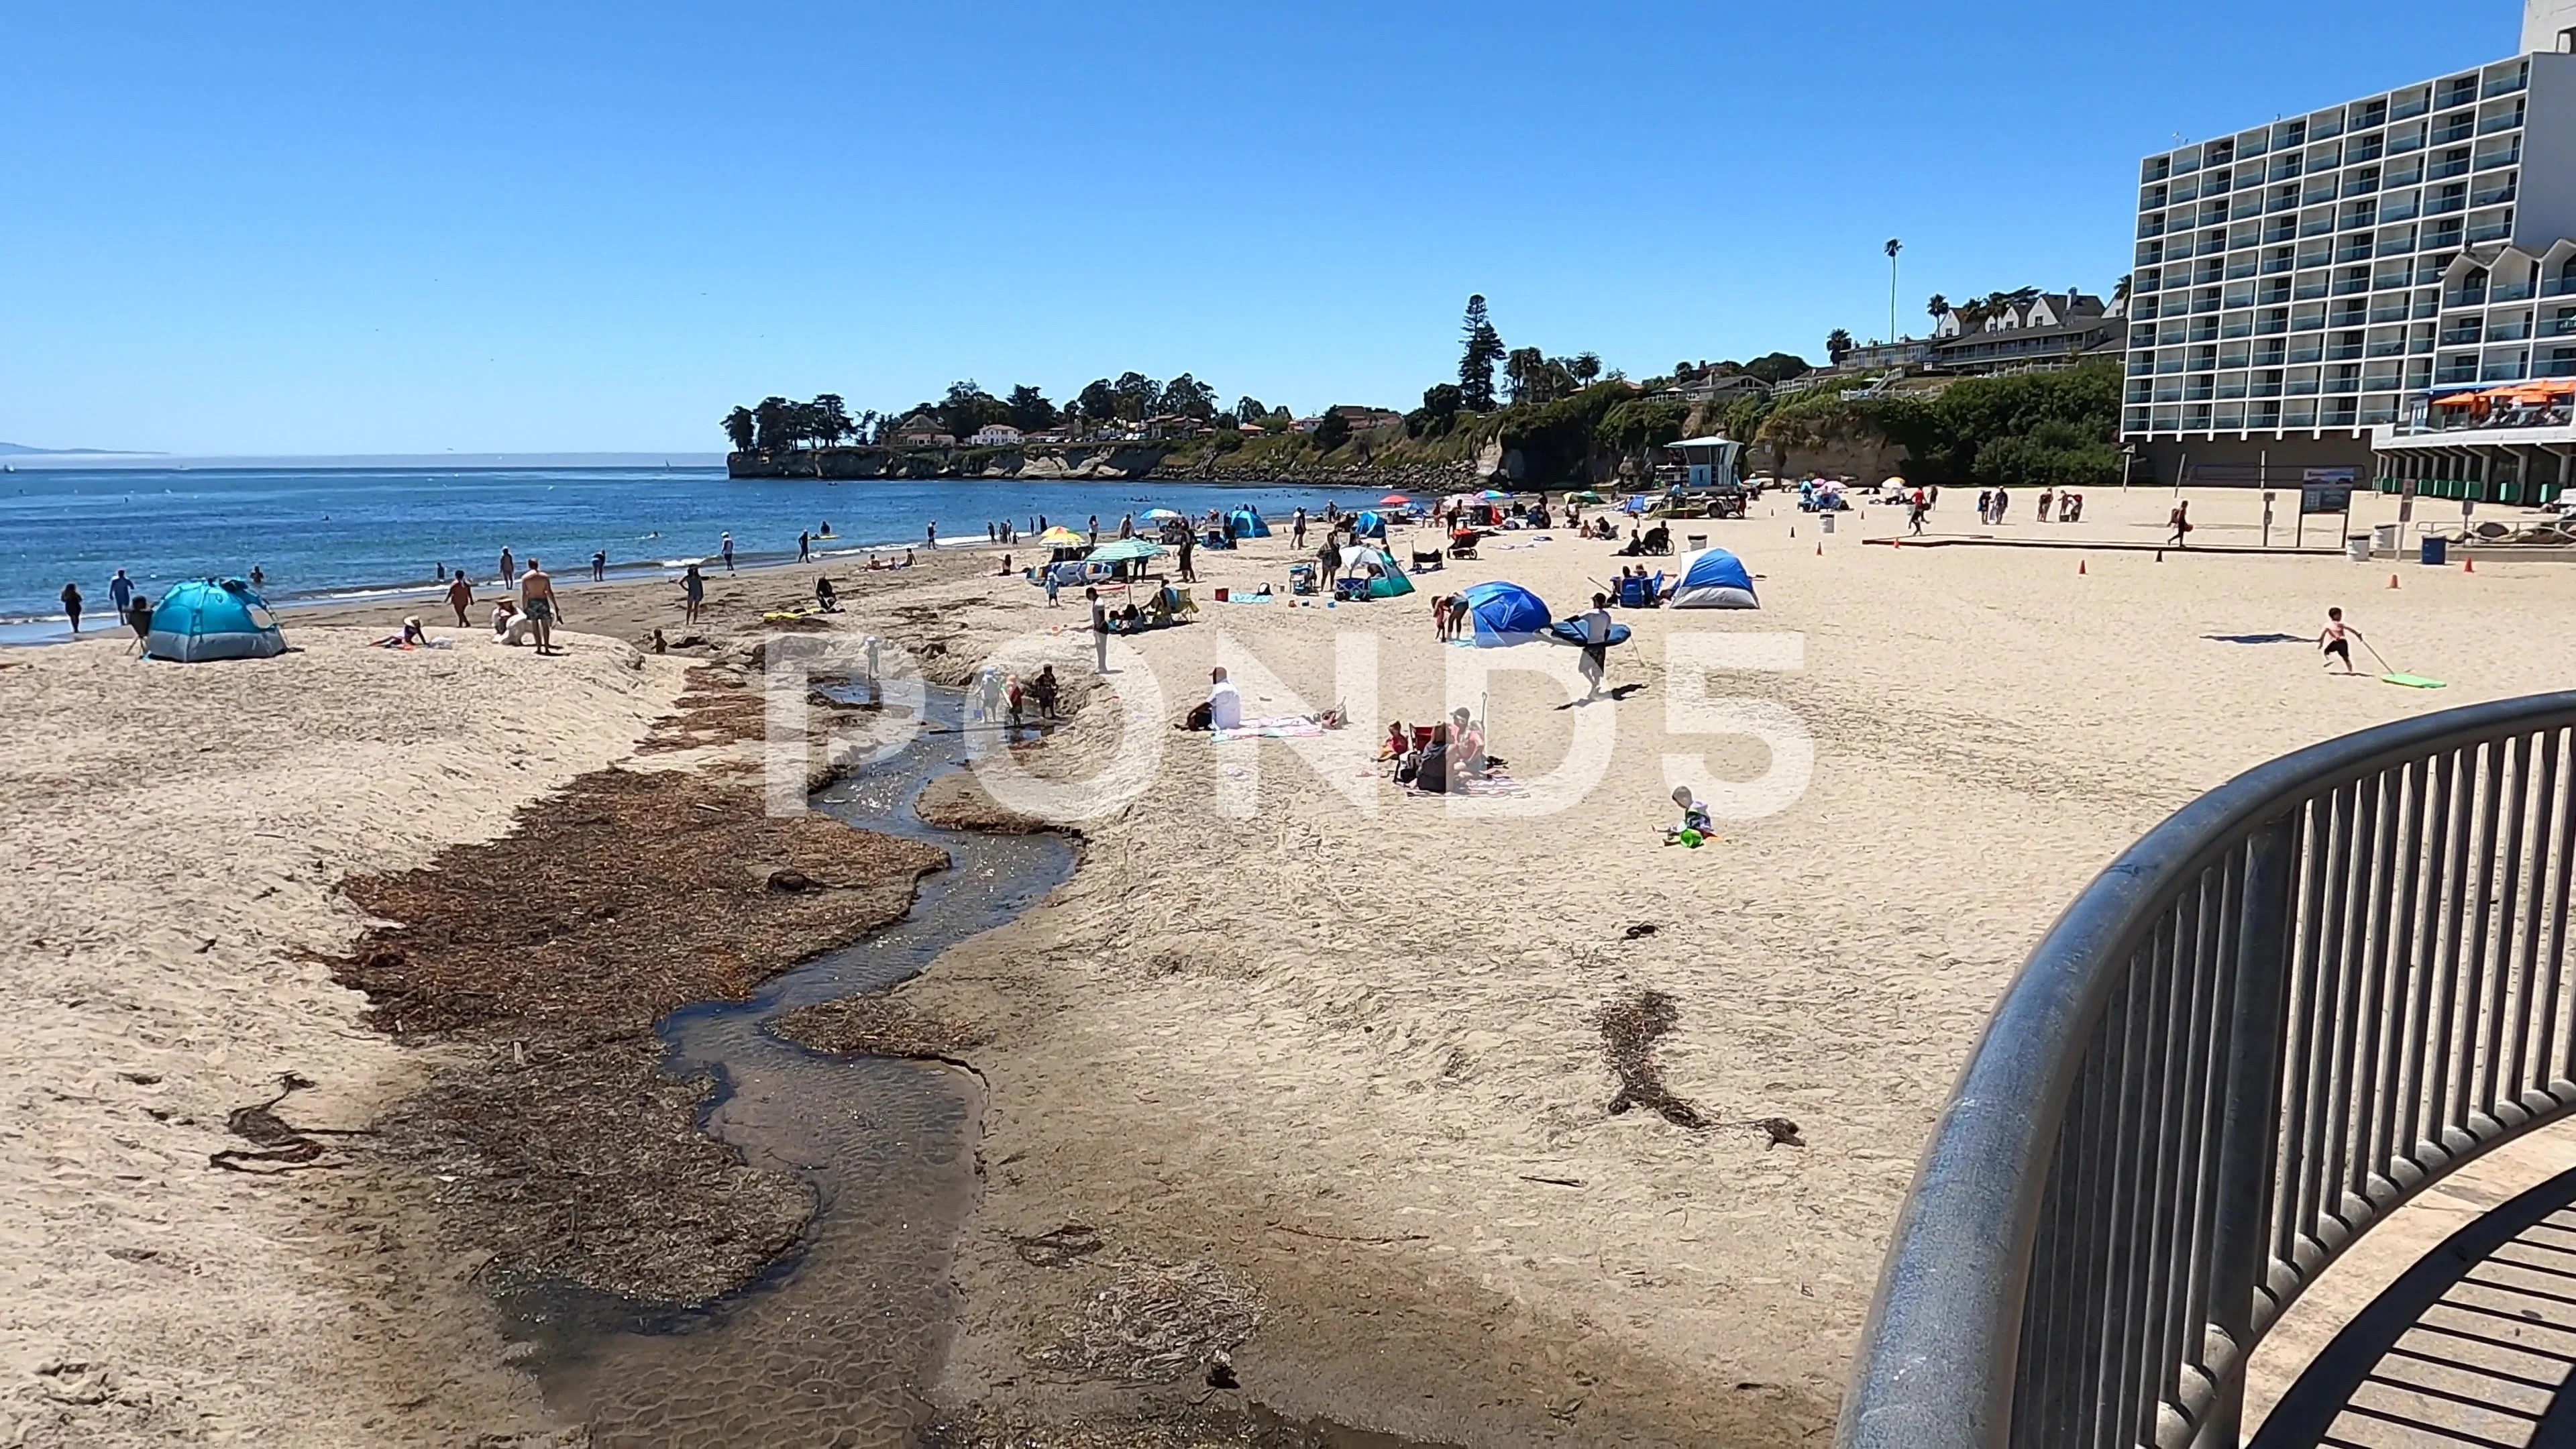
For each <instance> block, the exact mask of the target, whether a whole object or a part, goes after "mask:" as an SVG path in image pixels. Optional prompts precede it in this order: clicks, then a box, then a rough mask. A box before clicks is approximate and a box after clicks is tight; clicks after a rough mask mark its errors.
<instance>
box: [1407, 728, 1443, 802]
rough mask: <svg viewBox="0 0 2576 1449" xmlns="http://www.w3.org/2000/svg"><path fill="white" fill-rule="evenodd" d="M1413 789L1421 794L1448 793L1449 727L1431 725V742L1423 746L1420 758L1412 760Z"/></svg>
mask: <svg viewBox="0 0 2576 1449" xmlns="http://www.w3.org/2000/svg"><path fill="white" fill-rule="evenodd" d="M1411 784H1412V787H1413V790H1414V791H1415V793H1417V794H1423V795H1446V794H1448V793H1449V727H1448V726H1447V725H1445V724H1441V725H1433V726H1432V727H1431V743H1430V744H1428V745H1426V746H1424V747H1423V750H1422V758H1421V759H1419V760H1417V761H1415V762H1414V766H1413V779H1412V781H1411Z"/></svg>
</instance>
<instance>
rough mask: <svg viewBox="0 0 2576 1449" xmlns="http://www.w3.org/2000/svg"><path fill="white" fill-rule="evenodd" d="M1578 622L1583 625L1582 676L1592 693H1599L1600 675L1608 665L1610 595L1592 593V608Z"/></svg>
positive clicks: (1589, 696) (1588, 696)
mask: <svg viewBox="0 0 2576 1449" xmlns="http://www.w3.org/2000/svg"><path fill="white" fill-rule="evenodd" d="M1579 622H1581V623H1582V625H1583V678H1584V680H1585V682H1587V683H1589V684H1590V685H1591V686H1592V694H1599V693H1600V692H1601V676H1602V674H1603V673H1604V672H1606V671H1607V670H1608V669H1609V667H1610V596H1609V595H1608V594H1594V595H1593V596H1592V608H1591V609H1590V610H1589V611H1588V612H1586V613H1585V614H1584V615H1583V617H1582V619H1581V620H1580V621H1579ZM1584 697H1585V698H1587V699H1589V698H1591V697H1592V696H1591V695H1586V696H1584Z"/></svg>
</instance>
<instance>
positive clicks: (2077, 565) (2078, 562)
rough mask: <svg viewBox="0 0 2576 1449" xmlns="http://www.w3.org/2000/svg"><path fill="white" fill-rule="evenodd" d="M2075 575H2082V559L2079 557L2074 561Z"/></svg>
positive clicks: (2078, 576) (2080, 576)
mask: <svg viewBox="0 0 2576 1449" xmlns="http://www.w3.org/2000/svg"><path fill="white" fill-rule="evenodd" d="M2075 576H2076V577H2077V578H2082V577H2083V576H2084V560H2082V559H2080V558H2079V559H2077V560H2076V561H2075Z"/></svg>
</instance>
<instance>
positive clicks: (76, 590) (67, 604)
mask: <svg viewBox="0 0 2576 1449" xmlns="http://www.w3.org/2000/svg"><path fill="white" fill-rule="evenodd" d="M63 612H64V613H66V614H68V615H70V616H71V620H72V637H73V638H75V639H77V638H79V637H80V616H81V591H80V585H78V584H65V585H63Z"/></svg>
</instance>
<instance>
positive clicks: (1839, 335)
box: [1825, 327, 1852, 367]
mask: <svg viewBox="0 0 2576 1449" xmlns="http://www.w3.org/2000/svg"><path fill="white" fill-rule="evenodd" d="M1851 355H1852V335H1851V334H1850V333H1849V332H1846V331H1844V330H1843V329H1842V328H1840V327H1837V328H1835V329H1834V330H1833V331H1832V332H1830V333H1828V334H1827V335H1826V337H1825V356H1827V357H1829V358H1832V359H1833V363H1834V366H1836V367H1840V366H1842V365H1843V359H1844V358H1846V357H1849V356H1851Z"/></svg>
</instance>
